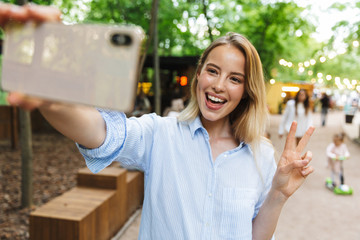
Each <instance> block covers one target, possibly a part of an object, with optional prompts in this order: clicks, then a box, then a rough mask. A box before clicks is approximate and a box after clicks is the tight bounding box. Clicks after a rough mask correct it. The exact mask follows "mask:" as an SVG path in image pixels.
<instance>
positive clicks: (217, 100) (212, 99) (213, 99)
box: [206, 93, 226, 104]
mask: <svg viewBox="0 0 360 240" xmlns="http://www.w3.org/2000/svg"><path fill="white" fill-rule="evenodd" d="M206 99H207V100H208V101H209V102H211V103H213V104H224V103H225V102H226V100H225V99H220V98H217V97H215V96H212V95H210V94H208V93H207V94H206Z"/></svg>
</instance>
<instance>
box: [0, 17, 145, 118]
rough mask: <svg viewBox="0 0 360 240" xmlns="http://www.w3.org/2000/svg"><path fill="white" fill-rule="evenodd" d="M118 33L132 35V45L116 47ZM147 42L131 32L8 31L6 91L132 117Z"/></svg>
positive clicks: (86, 27)
mask: <svg viewBox="0 0 360 240" xmlns="http://www.w3.org/2000/svg"><path fill="white" fill-rule="evenodd" d="M114 33H121V34H127V35H129V36H130V37H131V39H132V43H131V44H130V45H128V46H116V45H114V44H112V43H111V41H110V38H111V36H112V35H113V34H114ZM143 39H144V33H143V31H142V29H141V28H139V27H133V26H107V25H90V24H79V25H63V24H61V23H44V24H41V25H38V26H35V24H32V23H28V24H26V25H17V26H16V27H9V28H8V29H7V30H6V35H5V40H4V52H3V62H2V86H3V89H4V90H6V91H17V92H23V93H26V94H29V95H33V96H37V97H41V98H46V99H51V100H55V101H65V102H71V103H81V104H86V105H92V106H97V107H104V108H110V109H116V110H121V111H125V112H128V111H131V110H132V108H133V104H134V99H135V97H136V86H137V80H138V71H139V69H138V65H139V58H140V57H139V55H140V48H141V44H142V42H143Z"/></svg>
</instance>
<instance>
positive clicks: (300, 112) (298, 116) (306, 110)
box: [279, 89, 312, 143]
mask: <svg viewBox="0 0 360 240" xmlns="http://www.w3.org/2000/svg"><path fill="white" fill-rule="evenodd" d="M293 121H297V124H298V125H297V129H296V134H295V137H296V141H297V143H299V141H300V139H301V137H302V136H304V134H305V132H306V130H307V129H308V128H309V127H310V126H311V125H312V115H311V109H310V101H309V95H308V93H307V92H306V90H305V89H300V90H299V92H298V93H297V94H296V96H295V99H290V100H289V101H287V103H286V107H285V110H284V114H283V116H282V119H281V122H280V125H279V137H280V138H282V136H283V135H284V132H286V133H289V130H290V126H291V123H292V122H293Z"/></svg>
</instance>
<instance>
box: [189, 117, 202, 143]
mask: <svg viewBox="0 0 360 240" xmlns="http://www.w3.org/2000/svg"><path fill="white" fill-rule="evenodd" d="M189 127H190V132H191V137H192V138H194V136H195V133H196V131H197V130H198V129H204V126H203V125H202V123H201V120H200V116H197V117H196V118H195V119H194V120H193V121H191V122H189Z"/></svg>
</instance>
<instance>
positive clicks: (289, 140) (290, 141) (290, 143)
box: [284, 121, 297, 150]
mask: <svg viewBox="0 0 360 240" xmlns="http://www.w3.org/2000/svg"><path fill="white" fill-rule="evenodd" d="M296 127H297V122H296V121H293V122H292V124H291V127H290V131H289V134H288V135H287V137H286V142H285V148H284V149H291V150H292V149H295V147H296V141H295V133H296Z"/></svg>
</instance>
